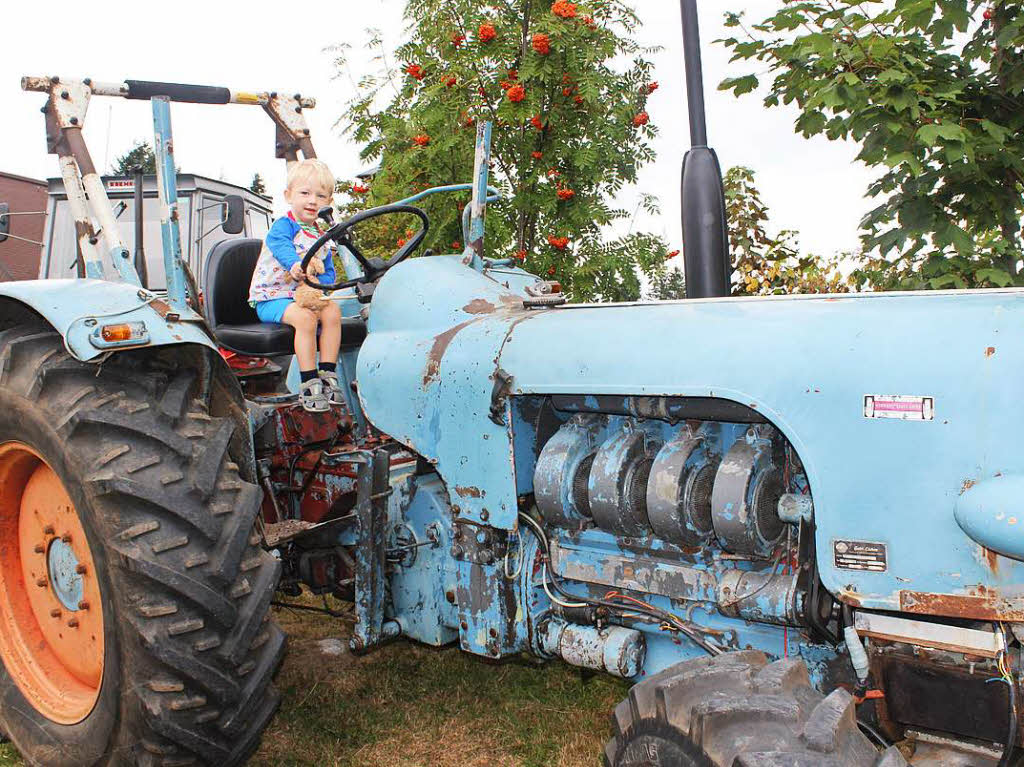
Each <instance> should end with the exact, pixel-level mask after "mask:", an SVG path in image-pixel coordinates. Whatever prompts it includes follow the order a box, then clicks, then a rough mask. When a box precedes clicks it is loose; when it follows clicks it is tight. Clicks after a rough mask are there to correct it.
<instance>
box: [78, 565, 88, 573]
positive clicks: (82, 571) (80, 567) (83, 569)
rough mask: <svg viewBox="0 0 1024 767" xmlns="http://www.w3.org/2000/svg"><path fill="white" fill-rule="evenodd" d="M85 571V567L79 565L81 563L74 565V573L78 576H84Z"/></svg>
mask: <svg viewBox="0 0 1024 767" xmlns="http://www.w3.org/2000/svg"><path fill="white" fill-rule="evenodd" d="M87 569H88V568H87V567H86V566H85V565H83V564H81V563H79V564H77V565H75V572H76V573H78V574H79V575H85V571H86V570H87Z"/></svg>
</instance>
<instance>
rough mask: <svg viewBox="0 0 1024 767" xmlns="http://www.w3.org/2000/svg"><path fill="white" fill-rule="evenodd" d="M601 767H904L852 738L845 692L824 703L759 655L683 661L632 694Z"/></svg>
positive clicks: (787, 664)
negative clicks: (638, 766)
mask: <svg viewBox="0 0 1024 767" xmlns="http://www.w3.org/2000/svg"><path fill="white" fill-rule="evenodd" d="M752 733H756V735H755V736H753V737H752ZM638 759H639V761H637V760H638ZM603 763H604V765H605V767H621V766H622V765H626V764H633V763H643V764H647V765H652V766H653V765H665V766H666V767H667V766H668V765H679V764H681V765H685V766H686V767H812V766H813V767H906V761H905V760H904V759H903V757H902V755H901V754H900V753H899V751H897V750H896V749H895V748H889V749H887V750H886V751H885V753H883V754H880V753H879V752H878V750H877V749H876V748H875V747H874V746H873V745H872V744H871V742H870V741H869V740H868V739H867V738H866V737H865V736H864V735H863V734H862V733H861V732H860V729H859V728H858V726H857V721H856V710H855V706H854V702H853V698H852V696H850V694H849V693H848V692H846V691H845V690H842V689H837V690H835V691H833V692H832V693H831V694H829V695H827V696H824V695H822V694H821V693H819V692H817V691H815V690H814V689H813V688H812V687H811V683H810V677H809V674H808V672H807V668H806V665H805V664H804V663H803V662H802V661H800V660H797V659H792V658H786V659H782V660H777V661H774V662H768V659H767V657H766V656H765V655H764V654H763V653H761V652H758V651H742V652H735V653H725V654H723V655H719V656H717V657H713V658H712V657H708V658H697V659H694V660H689V661H684V662H683V663H679V664H677V665H675V666H671V667H669V668H667V669H665V670H664V671H662V672H660V673H658V674H655V675H653V676H651V677H650V678H648V679H645V680H644V681H642V682H640V683H638V684H636V685H634V686H633V688H632V689H631V690H630V691H629V695H628V697H627V698H626V699H625V700H624V701H623V702H622V703H620V704H619V705H618V706H617V707H616V709H615V711H614V713H613V714H612V738H611V739H610V740H609V741H608V743H607V744H606V746H605V751H604V762H603Z"/></svg>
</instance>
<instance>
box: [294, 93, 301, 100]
mask: <svg viewBox="0 0 1024 767" xmlns="http://www.w3.org/2000/svg"><path fill="white" fill-rule="evenodd" d="M295 100H296V101H301V100H302V94H301V93H296V94H295Z"/></svg>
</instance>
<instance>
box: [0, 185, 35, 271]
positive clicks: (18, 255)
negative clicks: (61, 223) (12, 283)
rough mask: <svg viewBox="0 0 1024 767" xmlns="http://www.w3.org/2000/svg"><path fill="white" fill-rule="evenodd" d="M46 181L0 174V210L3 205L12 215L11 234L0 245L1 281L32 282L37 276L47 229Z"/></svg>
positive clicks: (10, 219)
mask: <svg viewBox="0 0 1024 767" xmlns="http://www.w3.org/2000/svg"><path fill="white" fill-rule="evenodd" d="M46 202H47V191H46V182H45V181H37V180H36V179H34V178H25V177H24V176H16V175H14V174H13V173H4V172H2V171H0V210H2V206H3V204H4V203H6V204H7V207H8V210H9V211H10V212H11V213H29V214H34V213H36V212H37V211H41V212H39V213H38V214H35V215H25V216H17V215H16V216H10V218H9V221H10V229H9V232H10V234H11V236H10V237H8V238H7V239H6V240H4V241H3V242H0V281H7V280H34V279H36V278H38V277H39V256H40V252H41V246H40V245H37V244H35V243H40V242H42V240H43V232H44V231H45V227H46V214H45V211H46Z"/></svg>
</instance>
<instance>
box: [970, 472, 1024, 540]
mask: <svg viewBox="0 0 1024 767" xmlns="http://www.w3.org/2000/svg"><path fill="white" fill-rule="evenodd" d="M1022 498H1024V475H1021V474H1009V475H1003V476H1000V477H993V478H992V479H986V480H984V481H982V482H977V483H975V484H973V485H970V486H969V487H966V488H965V489H964V492H963V494H962V495H961V496H960V497H959V498H958V499H957V501H956V507H955V510H954V512H953V514H954V516H955V517H956V523H957V524H958V525H960V529H961V530H963V531H964V532H965V533H967V535H968V536H970V538H972V539H973V540H975V541H977V542H978V543H980V544H981V545H982V546H984V547H985V548H986V549H990V550H991V551H995V552H998V553H999V554H1002V555H1003V556H1006V557H1013V558H1014V559H1021V560H1024V506H1022V504H1021V499H1022Z"/></svg>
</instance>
